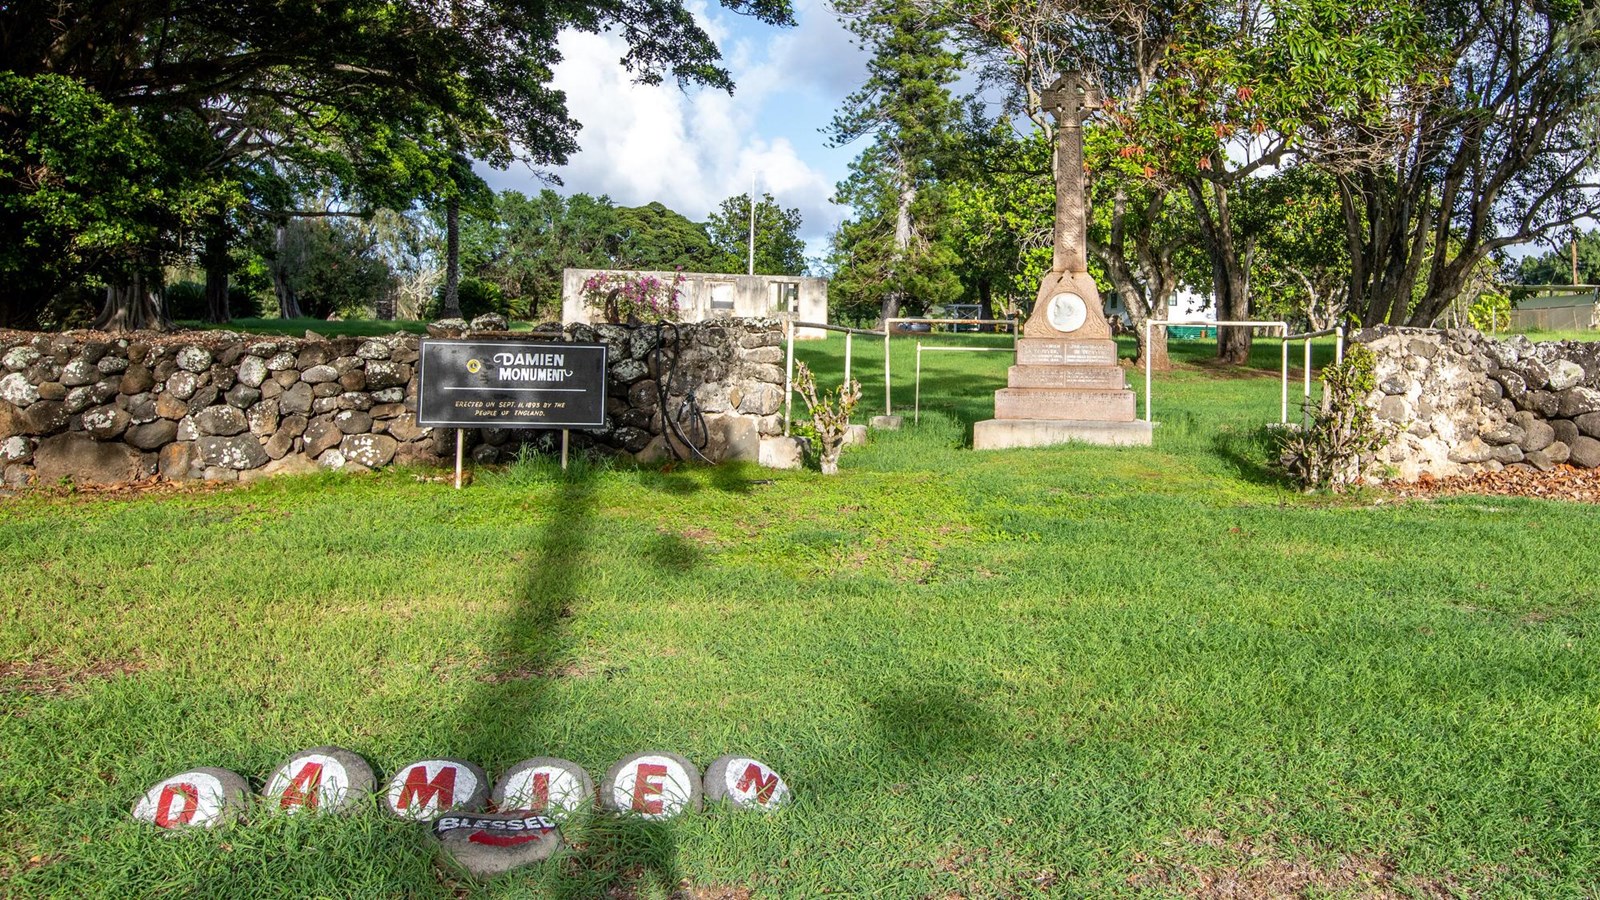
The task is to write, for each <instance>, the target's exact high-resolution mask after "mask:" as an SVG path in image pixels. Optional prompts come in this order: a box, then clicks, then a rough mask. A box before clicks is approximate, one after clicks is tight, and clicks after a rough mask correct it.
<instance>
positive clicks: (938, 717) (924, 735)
mask: <svg viewBox="0 0 1600 900" xmlns="http://www.w3.org/2000/svg"><path fill="white" fill-rule="evenodd" d="M866 707H867V709H868V710H870V711H871V713H872V721H873V725H874V727H875V728H876V730H877V736H878V739H879V740H880V741H881V742H882V743H883V745H884V747H885V748H886V749H887V750H889V751H890V752H891V753H893V754H894V755H895V756H897V757H899V758H900V760H901V762H902V763H904V764H905V765H907V766H911V767H921V766H924V765H928V764H932V765H934V766H935V767H937V766H941V765H948V764H950V763H951V762H955V761H959V760H961V759H963V758H965V757H968V756H971V755H973V754H975V753H978V752H980V751H982V750H983V749H985V748H986V747H989V746H992V745H994V743H995V742H996V740H997V736H996V733H995V728H994V719H993V716H992V715H991V714H990V713H989V711H988V710H987V709H986V708H985V707H984V706H983V704H981V703H978V702H976V701H974V700H972V699H970V698H968V697H966V696H965V695H963V694H962V693H961V691H960V690H959V689H957V688H956V687H954V686H946V687H941V686H940V685H938V684H935V683H931V682H930V683H924V684H918V685H915V686H911V685H900V686H896V687H892V688H889V689H888V690H885V691H883V692H882V693H880V694H879V695H878V696H877V697H876V698H875V699H870V700H867V701H866Z"/></svg>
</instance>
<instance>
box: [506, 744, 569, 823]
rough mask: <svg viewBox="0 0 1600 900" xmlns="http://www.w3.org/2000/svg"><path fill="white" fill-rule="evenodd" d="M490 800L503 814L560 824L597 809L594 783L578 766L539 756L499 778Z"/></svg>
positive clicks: (526, 760) (561, 760)
mask: <svg viewBox="0 0 1600 900" xmlns="http://www.w3.org/2000/svg"><path fill="white" fill-rule="evenodd" d="M490 799H491V800H492V801H493V803H494V808H495V809H497V810H499V811H501V812H513V811H515V812H519V813H524V812H526V813H535V814H538V815H543V816H549V817H550V818H552V819H555V820H556V821H561V820H563V819H565V818H567V817H568V816H571V815H572V814H573V813H576V812H578V811H580V810H583V809H593V808H594V781H593V780H592V779H591V778H590V777H589V773H588V772H585V771H584V770H583V767H582V766H579V765H578V764H577V763H574V762H569V761H568V760H565V759H557V758H555V757H553V756H536V757H534V758H533V759H525V760H523V761H522V762H519V763H517V764H516V765H514V766H512V767H511V768H510V769H508V770H507V771H506V773H505V774H504V775H502V776H500V781H499V783H497V784H496V785H495V786H494V793H493V794H492V795H490Z"/></svg>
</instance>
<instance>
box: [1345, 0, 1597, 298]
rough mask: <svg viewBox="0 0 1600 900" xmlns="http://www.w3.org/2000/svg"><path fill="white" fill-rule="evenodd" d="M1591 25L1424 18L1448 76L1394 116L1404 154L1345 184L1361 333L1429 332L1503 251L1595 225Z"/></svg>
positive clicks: (1538, 14)
mask: <svg viewBox="0 0 1600 900" xmlns="http://www.w3.org/2000/svg"><path fill="white" fill-rule="evenodd" d="M1597 23H1600V11H1597V10H1596V9H1595V8H1594V7H1593V5H1592V4H1577V3H1551V4H1526V3H1516V2H1510V0H1484V2H1473V3H1464V2H1453V3H1440V4H1438V5H1436V6H1435V7H1434V8H1432V9H1430V15H1429V19H1428V23H1427V24H1428V33H1429V36H1430V38H1431V39H1432V41H1433V43H1434V45H1435V46H1436V47H1437V49H1438V61H1437V62H1436V63H1435V69H1436V70H1437V71H1438V72H1439V73H1441V76H1440V77H1437V78H1435V79H1433V80H1432V81H1431V82H1430V83H1429V84H1428V85H1427V90H1425V91H1420V92H1418V93H1417V94H1416V95H1414V96H1411V97H1407V98H1405V100H1406V102H1405V103H1403V104H1394V105H1393V106H1392V109H1393V110H1394V113H1393V117H1394V119H1395V121H1396V123H1397V127H1398V128H1400V129H1401V130H1402V131H1403V133H1404V137H1405V139H1404V140H1403V141H1401V142H1399V143H1398V144H1397V145H1396V146H1395V147H1394V148H1393V149H1392V151H1391V152H1390V153H1388V154H1386V155H1384V156H1383V157H1382V158H1378V159H1373V160H1370V161H1368V162H1367V163H1365V164H1363V165H1360V166H1357V167H1354V168H1353V169H1352V170H1350V171H1348V172H1343V173H1340V176H1339V190H1340V195H1341V202H1342V205H1343V209H1344V216H1345V221H1346V235H1347V243H1348V246H1349V253H1350V257H1351V274H1350V300H1351V305H1352V308H1353V309H1354V310H1355V311H1356V312H1357V313H1358V314H1359V315H1360V317H1361V320H1362V322H1363V323H1364V324H1369V325H1371V324H1376V323H1379V322H1387V323H1391V324H1396V325H1402V324H1410V325H1421V326H1426V325H1429V324H1431V323H1432V322H1433V320H1434V319H1435V317H1437V316H1438V315H1439V313H1440V311H1441V310H1443V309H1445V308H1446V307H1447V306H1448V305H1449V304H1450V302H1451V301H1452V300H1453V299H1454V298H1455V297H1457V296H1458V295H1460V293H1461V292H1462V290H1463V288H1464V286H1465V285H1466V284H1468V283H1469V282H1470V281H1471V280H1472V278H1473V277H1474V273H1475V272H1476V271H1478V269H1479V268H1480V266H1481V265H1482V264H1483V262H1484V261H1485V260H1486V259H1489V258H1490V257H1491V256H1492V255H1493V254H1494V253H1495V252H1497V251H1499V250H1501V249H1503V248H1506V247H1510V246H1513V245H1516V244H1519V243H1527V242H1534V241H1550V240H1551V239H1553V238H1559V237H1561V236H1564V235H1565V233H1566V232H1567V229H1570V228H1571V227H1573V225H1574V224H1575V223H1577V222H1579V221H1581V220H1583V219H1585V218H1592V217H1594V216H1595V215H1596V214H1600V191H1597V190H1596V187H1597V185H1596V181H1597V179H1596V177H1595V176H1596V149H1597V148H1596V131H1595V124H1596V121H1595V116H1594V110H1595V103H1596V102H1597V101H1600V79H1596V77H1595V75H1596V62H1597V59H1600V55H1597V46H1600V44H1597V31H1596V28H1597ZM1419 286H1420V290H1419V289H1418V288H1419Z"/></svg>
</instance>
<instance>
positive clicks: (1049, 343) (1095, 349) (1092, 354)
mask: <svg viewBox="0 0 1600 900" xmlns="http://www.w3.org/2000/svg"><path fill="white" fill-rule="evenodd" d="M1116 364H1117V342H1116V341H1112V340H1104V341H1100V340H1081V339H1074V338H1027V337H1025V338H1017V365H1019V366H1114V365H1116Z"/></svg>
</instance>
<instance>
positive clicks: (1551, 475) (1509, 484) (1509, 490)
mask: <svg viewBox="0 0 1600 900" xmlns="http://www.w3.org/2000/svg"><path fill="white" fill-rule="evenodd" d="M1385 487H1387V488H1388V489H1389V491H1390V492H1391V493H1393V494H1394V495H1395V496H1396V497H1400V498H1403V499H1407V500H1410V499H1416V498H1427V497H1439V496H1450V495H1455V494H1478V495H1491V496H1500V497H1536V498H1538V499H1540V500H1568V501H1571V502H1574V503H1600V469H1580V468H1577V467H1576V466H1567V465H1561V466H1556V467H1555V468H1554V469H1551V470H1550V471H1548V472H1540V471H1539V470H1537V469H1517V468H1512V469H1503V470H1501V471H1499V472H1480V473H1478V474H1477V475H1470V476H1460V477H1457V478H1434V477H1433V476H1431V475H1423V476H1422V477H1421V478H1418V479H1417V480H1416V481H1415V482H1413V483H1409V484H1408V483H1406V482H1400V481H1392V482H1390V483H1389V484H1387V485H1385Z"/></svg>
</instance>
